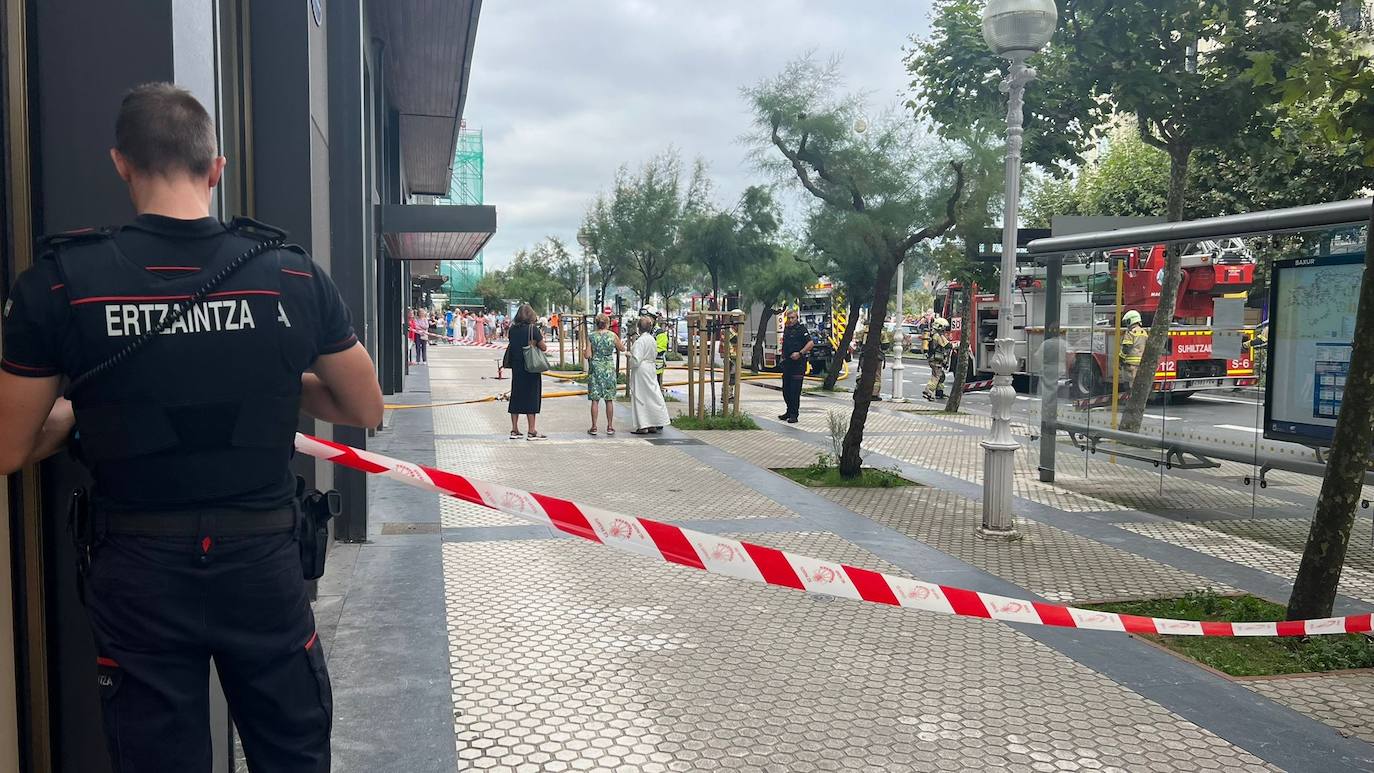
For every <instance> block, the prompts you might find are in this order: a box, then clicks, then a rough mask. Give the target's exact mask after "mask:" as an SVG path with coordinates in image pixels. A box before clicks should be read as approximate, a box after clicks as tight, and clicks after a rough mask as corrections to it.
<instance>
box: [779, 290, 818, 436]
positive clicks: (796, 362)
mask: <svg viewBox="0 0 1374 773" xmlns="http://www.w3.org/2000/svg"><path fill="white" fill-rule="evenodd" d="M783 319H784V321H785V322H786V326H785V327H784V328H783V331H782V400H783V403H784V404H785V405H786V408H787V409H786V410H785V411H783V413H782V415H781V416H779V417H778V418H779V419H782V420H783V421H785V422H787V423H788V424H796V423H797V420H798V414H799V413H800V411H801V393H802V382H803V381H804V380H805V378H806V359H807V355H809V354H810V353H811V347H813V346H815V345H816V342H815V341H814V340H813V339H812V338H811V334H810V333H809V332H807V330H806V325H803V324H802V323H801V317H800V316H799V315H798V314H797V310H796V309H788V310H787V314H786V315H784V317H783Z"/></svg>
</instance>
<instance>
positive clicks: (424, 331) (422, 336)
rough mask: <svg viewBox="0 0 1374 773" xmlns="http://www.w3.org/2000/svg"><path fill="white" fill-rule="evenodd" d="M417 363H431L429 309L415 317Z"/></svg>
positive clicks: (421, 310) (422, 310) (421, 311)
mask: <svg viewBox="0 0 1374 773" xmlns="http://www.w3.org/2000/svg"><path fill="white" fill-rule="evenodd" d="M414 322H415V362H416V364H419V363H422V362H425V363H427V362H429V309H420V313H419V314H417V315H415V318H414Z"/></svg>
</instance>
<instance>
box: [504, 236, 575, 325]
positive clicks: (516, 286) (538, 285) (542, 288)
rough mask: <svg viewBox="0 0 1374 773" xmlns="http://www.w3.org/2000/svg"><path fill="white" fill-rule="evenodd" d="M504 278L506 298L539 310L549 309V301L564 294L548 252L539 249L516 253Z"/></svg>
mask: <svg viewBox="0 0 1374 773" xmlns="http://www.w3.org/2000/svg"><path fill="white" fill-rule="evenodd" d="M504 278H505V282H504V283H503V288H502V289H503V290H504V291H505V293H506V298H510V299H516V300H519V301H522V302H524V303H528V304H530V305H531V306H533V307H534V308H535V309H539V310H545V309H547V308H548V303H549V301H550V300H551V299H552V298H553V297H554V296H556V295H558V294H559V293H560V292H562V288H560V287H559V286H558V282H557V281H556V280H555V279H554V278H553V269H552V267H551V265H550V264H549V254H548V252H547V250H543V249H540V248H538V247H536V248H535V249H534V250H532V251H531V250H520V251H519V252H516V253H515V258H514V259H513V260H512V261H511V265H510V268H509V269H507V270H506V271H505V273H504Z"/></svg>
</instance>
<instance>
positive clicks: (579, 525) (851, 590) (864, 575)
mask: <svg viewBox="0 0 1374 773" xmlns="http://www.w3.org/2000/svg"><path fill="white" fill-rule="evenodd" d="M296 450H297V451H299V452H300V453H303V454H306V455H309V456H313V457H315V458H317V459H322V460H325V461H329V462H333V463H335V464H338V465H342V466H344V467H349V468H352V469H355V470H361V471H363V472H366V473H371V474H376V475H385V476H387V477H389V478H393V479H395V480H399V481H401V482H402V483H406V484H409V485H412V486H418V487H421V488H425V489H429V490H431V491H437V492H439V493H441V494H447V495H448V496H452V497H455V498H457V499H461V500H463V501H465V502H471V503H472V504H475V505H480V506H482V507H486V508H490V509H492V510H497V511H500V512H503V513H506V514H508V515H514V516H517V517H519V518H523V519H525V520H527V521H530V522H532V523H536V524H538V525H541V526H548V527H552V528H555V529H558V530H559V531H562V532H565V533H567V534H571V535H573V536H576V537H581V538H582V539H585V540H587V541H589V542H597V543H600V544H603V545H606V546H607V547H613V548H616V549H619V550H623V551H626V552H629V553H635V554H638V555H642V556H646V557H649V558H657V559H660V560H663V561H667V562H670V563H674V564H680V565H682V566H689V567H692V568H693V569H700V570H702V571H705V572H710V573H713V574H723V575H727V576H730V577H735V578H737V579H741V580H750V581H753V582H762V583H766V584H768V585H777V586H780V587H783V588H792V589H794V590H800V591H805V592H807V593H818V594H822V595H826V596H835V597H838V598H846V599H851V600H854V601H867V602H870V603H874V604H886V605H889V606H898V607H906V608H910V609H920V610H924V611H927V612H939V613H941V614H946V615H959V616H963V617H981V618H986V619H991V620H1002V621H1005V622H1010V623H1030V624H1034V625H1050V626H1058V627H1061V628H1083V629H1087V630H1095V631H1118V632H1124V633H1139V634H1168V635H1176V636H1316V635H1322V634H1343V633H1368V632H1370V630H1371V616H1370V615H1369V614H1362V615H1350V616H1347V617H1329V618H1321V619H1317V620H1289V621H1284V622H1254V623H1219V622H1198V621H1195V620H1171V619H1167V618H1158V617H1139V616H1136V615H1123V614H1116V613H1114V612H1099V611H1096V610H1090V609H1079V608H1077V607H1069V606H1063V605H1061V604H1049V603H1045V602H1040V601H1030V600H1028V599H1014V598H1008V597H1006V596H998V595H995V594H991V593H981V592H978V591H972V590H968V589H966V588H955V587H951V586H947V585H937V584H934V583H929V582H922V581H920V580H911V579H907V578H905V577H896V576H894V575H889V574H882V573H879V572H874V571H871V570H868V569H860V568H859V567H855V566H849V565H847V564H837V563H835V562H833V561H825V560H823V559H819V558H812V557H810V556H800V555H796V554H793V553H787V552H785V551H782V550H778V549H776V548H770V547H765V546H763V545H755V544H753V543H750V542H739V541H737V540H732V539H729V538H728V537H720V536H716V535H711V534H705V533H702V532H696V531H692V530H690V529H683V528H681V527H678V526H674V525H672V524H668V523H663V522H660V521H654V520H651V519H648V518H636V517H634V516H632V515H623V514H620V513H612V512H610V511H607V510H602V509H600V508H596V507H587V506H582V505H578V504H576V503H574V502H570V501H568V500H566V499H559V498H557V497H551V496H547V495H544V494H536V493H533V492H527V491H520V490H518V489H512V488H508V487H506V486H501V485H498V484H495V483H489V482H487V481H481V480H476V479H473V478H467V477H464V476H462V475H457V474H454V473H451V472H446V471H444V470H440V469H436V468H433V467H426V466H424V465H421V464H412V463H409V462H402V461H400V460H397V459H392V458H389V457H386V456H382V455H381V454H376V453H372V452H371V451H362V450H359V449H356V448H353V447H351V446H346V445H343V444H341V443H335V442H332V441H329V440H322V439H320V438H317V437H312V436H310V435H304V434H297V435H296Z"/></svg>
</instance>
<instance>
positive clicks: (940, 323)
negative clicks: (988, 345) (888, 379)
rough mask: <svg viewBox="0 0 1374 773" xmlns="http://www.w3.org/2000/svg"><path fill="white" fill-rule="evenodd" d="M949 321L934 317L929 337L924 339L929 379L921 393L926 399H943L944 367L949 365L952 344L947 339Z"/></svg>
mask: <svg viewBox="0 0 1374 773" xmlns="http://www.w3.org/2000/svg"><path fill="white" fill-rule="evenodd" d="M948 333H949V322H948V321H947V320H946V319H945V318H943V317H936V318H935V321H934V322H932V323H931V325H930V338H929V339H928V340H927V341H926V362H928V363H929V364H930V381H928V382H926V389H925V391H924V392H922V393H921V395H922V396H923V397H925V399H927V400H943V399H945V368H946V367H948V366H949V353H950V350H951V349H952V348H953V344H952V343H950V340H949V335H948Z"/></svg>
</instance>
